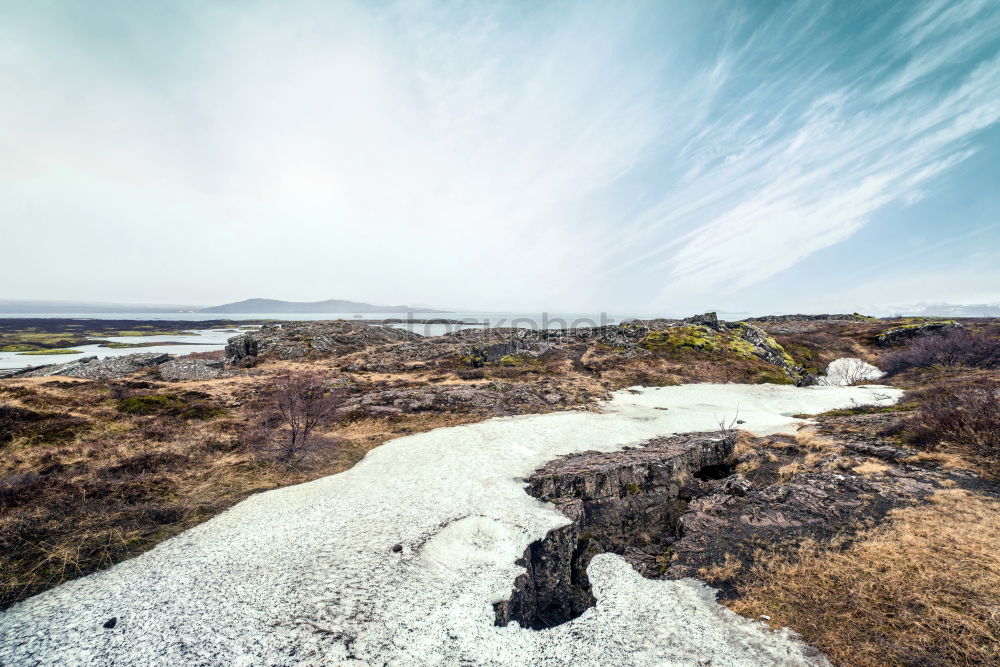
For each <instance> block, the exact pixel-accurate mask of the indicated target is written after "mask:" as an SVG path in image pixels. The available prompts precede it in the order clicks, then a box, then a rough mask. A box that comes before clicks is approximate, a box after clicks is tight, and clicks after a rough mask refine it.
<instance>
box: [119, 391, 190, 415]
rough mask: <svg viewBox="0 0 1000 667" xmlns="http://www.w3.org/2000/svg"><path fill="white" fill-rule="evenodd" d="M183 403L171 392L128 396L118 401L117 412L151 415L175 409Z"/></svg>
mask: <svg viewBox="0 0 1000 667" xmlns="http://www.w3.org/2000/svg"><path fill="white" fill-rule="evenodd" d="M183 405H184V401H182V400H181V399H180V398H178V397H177V396H174V395H173V394H147V395H145V396H130V397H129V398H123V399H122V400H120V401H118V412H124V413H125V414H127V415H153V414H157V413H160V412H166V411H171V410H176V409H179V408H181V407H182V406H183Z"/></svg>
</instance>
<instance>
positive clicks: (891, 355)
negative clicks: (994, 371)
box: [880, 329, 1000, 375]
mask: <svg viewBox="0 0 1000 667" xmlns="http://www.w3.org/2000/svg"><path fill="white" fill-rule="evenodd" d="M880 365H881V366H882V368H884V369H885V370H886V373H888V374H889V375H893V374H895V373H901V372H903V371H905V370H907V369H909V368H929V367H931V366H968V367H974V368H1000V338H997V337H996V336H995V335H991V334H990V333H989V332H979V333H970V332H968V331H966V330H964V329H957V330H953V331H948V332H947V333H943V334H940V335H935V336H922V337H920V338H915V339H913V340H912V341H911V342H910V343H909V344H908V345H907V346H906V347H905V348H903V349H902V350H900V351H897V352H888V353H886V354H884V355H882V359H881V364H880Z"/></svg>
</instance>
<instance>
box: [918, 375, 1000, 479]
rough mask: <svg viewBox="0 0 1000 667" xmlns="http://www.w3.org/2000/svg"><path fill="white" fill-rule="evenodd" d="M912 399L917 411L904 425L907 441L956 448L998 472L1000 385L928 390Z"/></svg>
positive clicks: (999, 465) (984, 384)
mask: <svg viewBox="0 0 1000 667" xmlns="http://www.w3.org/2000/svg"><path fill="white" fill-rule="evenodd" d="M916 398H917V400H918V403H919V404H920V408H919V409H918V410H917V412H916V414H914V415H913V416H912V417H911V418H910V419H909V420H907V423H906V435H907V439H908V440H909V441H911V442H914V443H919V444H924V445H930V446H937V445H941V444H954V445H958V446H960V447H963V448H965V449H968V450H970V451H971V452H972V453H973V454H975V455H977V456H979V457H983V458H984V459H986V461H988V467H989V468H991V469H992V471H993V472H996V473H1000V383H997V382H987V383H982V384H978V385H976V384H973V385H965V386H961V387H958V388H952V389H945V388H942V387H931V388H929V389H925V390H923V391H922V392H918V393H917V395H916Z"/></svg>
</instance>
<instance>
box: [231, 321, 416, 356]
mask: <svg viewBox="0 0 1000 667" xmlns="http://www.w3.org/2000/svg"><path fill="white" fill-rule="evenodd" d="M422 338H423V337H422V336H420V335H419V334H415V333H413V332H411V331H408V330H406V329H396V328H392V327H381V326H371V325H368V324H360V323H357V322H349V321H346V320H335V321H332V322H289V323H286V324H283V325H276V324H265V325H264V326H262V327H261V328H260V329H258V330H257V331H250V332H248V333H245V334H240V335H239V336H233V337H232V338H230V339H229V341H228V345H226V354H227V355H228V356H229V358H230V360H232V361H239V360H241V359H244V358H247V357H255V356H260V355H265V354H267V355H273V356H275V357H278V358H279V359H297V358H301V357H305V356H308V355H309V354H310V353H318V354H323V355H331V354H337V355H340V354H347V353H350V352H355V351H357V350H361V349H363V348H365V347H367V346H370V345H384V344H386V343H394V342H399V341H419V340H421V339H422Z"/></svg>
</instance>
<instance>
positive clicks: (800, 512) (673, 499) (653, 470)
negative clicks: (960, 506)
mask: <svg viewBox="0 0 1000 667" xmlns="http://www.w3.org/2000/svg"><path fill="white" fill-rule="evenodd" d="M776 438H777V439H778V440H781V438H780V437H777V436H776ZM756 442H757V444H758V446H760V445H761V443H762V442H764V441H763V440H757V441H756ZM776 442H777V441H776ZM781 442H782V444H780V446H778V445H776V446H778V449H775V450H771V451H772V453H774V452H776V453H777V454H778V457H782V456H783V457H786V458H784V459H781V460H782V461H788V460H789V459H788V457H789V456H791V457H792V459H791V460H796V459H795V458H794V457H795V456H802V455H801V454H799V455H796V454H795V453H794V449H789V448H788V445H789V444H794V443H795V440H794V439H791V438H787V437H785V439H784V440H782V441H781ZM764 446H765V449H763V450H753V451H756V452H757V453H756V454H754V456H761V457H764V459H767V457H768V456H772V454H769V453H768V451H769V450H767V449H766V445H764ZM845 451H850V452H855V453H856V454H857V455H858V457H857V458H854V457H852V456H851V455H850V454H846V453H845ZM790 452H791V453H790ZM731 453H732V445H731V443H730V442H729V441H727V440H725V439H723V438H721V437H717V436H716V437H711V436H708V435H705V434H693V435H685V436H674V437H670V438H660V439H656V440H652V441H650V442H649V443H648V444H647V445H646V446H643V447H640V448H637V449H628V450H625V451H621V452H613V453H596V452H585V453H582V454H576V455H571V456H568V457H564V458H562V459H558V460H556V461H554V462H552V463H549V464H547V465H546V466H544V467H542V468H540V469H539V470H537V471H535V473H533V474H532V476H531V477H530V479H529V480H528V484H527V492H528V493H529V494H530V495H532V496H534V497H536V498H539V499H541V500H545V501H548V502H551V503H553V504H555V505H556V506H557V507H558V508H559V509H560V511H562V512H563V514H565V515H566V516H567V517H568V518H569V519H570V520H571V522H570V523H569V524H568V525H566V526H562V527H560V528H557V529H554V530H552V531H549V533H548V534H547V535H546V536H545V537H544V538H543V539H541V540H538V541H536V542H534V543H532V544H531V545H530V546H529V547H528V549H527V550H526V551H525V553H524V555H523V556H522V558H521V559H520V560H519V561H518V564H519V565H522V566H523V567H524V568H525V570H526V572H525V573H524V574H523V575H521V576H519V577H518V578H517V579H516V580H515V583H514V589H513V591H512V593H511V596H510V598H509V599H508V600H505V601H503V602H500V603H497V604H496V605H495V611H496V622H497V624H498V625H506V624H507V623H509V622H510V621H517V622H518V623H519V624H521V626H522V627H531V628H535V629H542V628H546V627H551V626H553V625H556V624H559V623H563V622H565V621H567V620H570V619H572V618H575V617H576V616H579V615H580V614H581V613H582V612H583V611H584V610H585V609H587V608H588V607H590V606H592V605H593V604H594V599H593V596H592V594H591V591H590V583H589V580H588V578H587V566H588V564H589V563H590V560H591V559H592V558H593V556H594V555H596V554H599V553H604V552H612V553H617V554H619V555H621V556H622V557H624V558H625V559H626V560H627V561H628V562H629V563H631V565H632V566H633V567H634V568H635V569H636V570H637V571H638V572H639V573H640V574H642V575H643V576H646V577H650V578H669V579H677V578H683V577H699V578H701V577H703V576H706V575H704V573H705V572H711V571H713V567H715V566H718V565H721V564H723V563H725V564H726V565H727V566H729V565H730V564H731V563H733V562H735V563H736V564H738V565H739V567H737V568H736V569H735V572H733V573H730V574H727V575H725V576H724V577H723V578H721V579H720V578H718V577H717V576H715V575H712V577H713V578H712V579H711V582H712V584H713V585H714V586H716V587H718V588H719V589H720V590H721V594H722V595H723V596H732V595H734V594H735V590H736V589H735V581H736V580H735V579H734V578H735V577H738V576H739V572H740V567H742V565H743V564H746V563H752V562H753V561H754V560H755V559H756V558H758V557H759V552H760V550H761V549H764V550H765V551H768V550H776V551H781V550H790V549H794V548H795V547H796V546H797V545H798V544H799V543H800V542H801V541H802V540H804V539H807V538H808V539H816V540H819V541H821V542H822V541H829V540H833V539H835V538H837V537H839V536H840V537H842V536H850V535H851V534H852V533H853V532H854V531H855V530H857V529H858V528H859V527H862V526H865V525H871V524H872V523H873V522H876V523H877V522H878V521H880V520H882V519H883V518H884V517H885V516H886V515H887V514H888V512H889V511H890V510H892V509H893V508H897V507H906V506H908V505H913V504H917V503H920V502H922V501H923V500H924V498H926V497H927V496H928V495H930V494H931V493H933V492H935V491H936V490H938V489H940V488H943V487H945V486H948V485H950V484H953V482H954V480H950V481H949V482H948V484H945V481H946V475H945V474H944V473H941V472H936V471H934V470H928V469H926V468H921V467H917V466H911V465H907V457H908V456H909V453H908V452H905V451H903V450H899V449H896V448H894V447H890V446H886V445H882V444H879V443H872V442H869V443H853V442H848V443H845V445H844V449H843V450H840V449H836V448H835V449H833V450H831V451H830V452H829V453H828V454H827V455H826V456H825V457H819V458H818V459H816V460H814V461H813V463H811V464H809V465H810V466H811V467H803V464H802V463H801V458H800V459H797V460H799V461H800V463H799V470H800V472H797V473H794V474H792V476H791V477H790V478H788V479H784V478H782V477H781V476H780V475H779V473H778V472H777V469H778V467H780V465H781V463H780V462H778V463H773V464H770V465H772V467H771V468H767V466H764V468H767V469H761V470H757V471H756V472H754V473H753V479H748V478H747V477H745V476H744V475H743V474H732V467H731V461H730V460H729V456H730V455H731ZM778 457H774V460H775V461H778ZM812 457H813V458H814V459H815V455H812ZM868 457H875V458H877V459H881V461H872V459H871V458H868ZM741 460H742V459H741ZM883 462H884V463H883ZM733 558H735V561H733V560H732V559H733ZM726 569H731V568H726Z"/></svg>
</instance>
